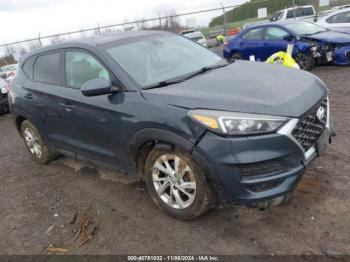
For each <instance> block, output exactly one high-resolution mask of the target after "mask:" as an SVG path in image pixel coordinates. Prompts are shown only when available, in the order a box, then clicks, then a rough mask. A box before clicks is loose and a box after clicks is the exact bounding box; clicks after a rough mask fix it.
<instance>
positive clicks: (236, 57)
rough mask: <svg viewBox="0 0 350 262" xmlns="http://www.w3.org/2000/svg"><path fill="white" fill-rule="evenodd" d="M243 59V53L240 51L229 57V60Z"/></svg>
mask: <svg viewBox="0 0 350 262" xmlns="http://www.w3.org/2000/svg"><path fill="white" fill-rule="evenodd" d="M241 59H242V55H241V54H240V53H239V52H235V53H233V54H232V55H231V57H230V58H229V60H231V61H234V60H241Z"/></svg>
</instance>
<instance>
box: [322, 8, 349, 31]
mask: <svg viewBox="0 0 350 262" xmlns="http://www.w3.org/2000/svg"><path fill="white" fill-rule="evenodd" d="M316 23H317V24H318V25H320V26H323V27H325V28H328V29H331V30H333V31H337V32H343V33H350V8H344V9H341V10H339V11H336V12H332V13H329V14H326V15H323V16H318V17H317V18H316Z"/></svg>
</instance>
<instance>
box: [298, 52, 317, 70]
mask: <svg viewBox="0 0 350 262" xmlns="http://www.w3.org/2000/svg"><path fill="white" fill-rule="evenodd" d="M297 62H298V64H299V66H300V69H302V70H306V71H312V70H313V69H314V68H315V64H316V61H315V58H314V57H312V56H311V55H305V54H301V53H300V54H299V55H298V59H297Z"/></svg>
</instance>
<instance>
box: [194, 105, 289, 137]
mask: <svg viewBox="0 0 350 262" xmlns="http://www.w3.org/2000/svg"><path fill="white" fill-rule="evenodd" d="M188 114H189V116H190V117H191V118H192V119H194V120H195V121H196V122H198V123H200V124H202V125H203V126H205V127H207V128H208V129H210V130H212V131H214V132H216V133H220V134H225V135H252V134H266V133H272V132H275V131H277V130H278V129H279V128H281V127H282V126H283V125H284V124H285V123H286V122H287V121H288V120H289V118H286V117H277V116H267V115H258V114H247V113H233V112H225V111H214V110H191V111H189V113H188Z"/></svg>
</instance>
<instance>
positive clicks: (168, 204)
mask: <svg viewBox="0 0 350 262" xmlns="http://www.w3.org/2000/svg"><path fill="white" fill-rule="evenodd" d="M145 182H146V186H147V189H148V191H149V193H150V195H151V197H152V199H153V201H154V202H155V203H156V205H157V206H158V207H160V208H161V209H162V210H163V211H165V212H167V213H168V214H170V215H171V216H173V217H175V218H178V219H183V220H191V219H194V218H196V217H198V216H200V215H202V214H203V213H205V212H206V211H207V210H209V209H210V207H212V206H213V203H214V194H213V191H212V188H211V187H210V185H209V184H208V182H207V180H206V177H205V175H204V172H203V171H202V170H201V168H200V167H199V166H197V165H196V164H195V163H194V161H193V160H192V159H191V157H190V156H189V155H188V154H186V153H184V152H182V151H180V150H178V149H175V150H172V151H170V152H169V151H166V150H157V149H153V150H152V151H151V152H150V153H149V155H148V157H147V160H146V165H145Z"/></svg>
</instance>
